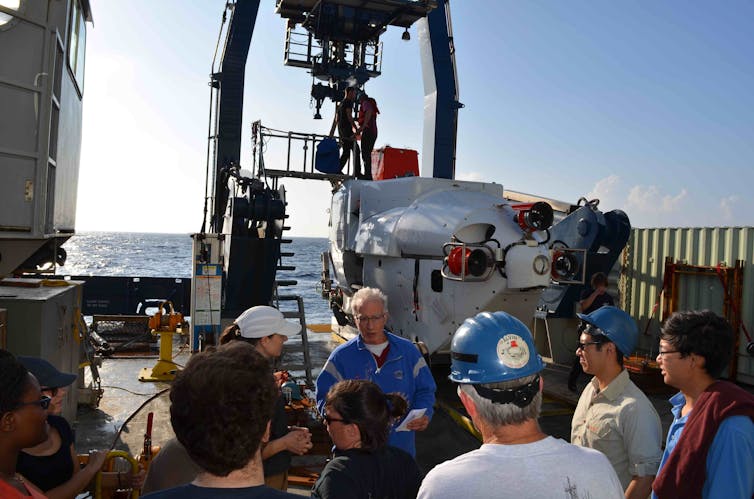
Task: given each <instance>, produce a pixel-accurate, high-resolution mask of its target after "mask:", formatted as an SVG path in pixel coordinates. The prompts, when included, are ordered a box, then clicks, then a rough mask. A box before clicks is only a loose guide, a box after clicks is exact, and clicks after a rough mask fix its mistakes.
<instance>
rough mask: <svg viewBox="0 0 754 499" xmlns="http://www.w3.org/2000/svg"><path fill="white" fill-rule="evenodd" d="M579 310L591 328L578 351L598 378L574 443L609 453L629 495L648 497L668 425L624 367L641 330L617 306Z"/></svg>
mask: <svg viewBox="0 0 754 499" xmlns="http://www.w3.org/2000/svg"><path fill="white" fill-rule="evenodd" d="M578 315H579V318H580V319H581V320H582V321H584V324H585V327H584V328H583V329H582V332H581V338H580V339H579V348H578V349H577V350H576V355H577V356H578V357H579V359H580V360H581V364H582V366H583V368H584V372H585V373H587V374H591V375H593V376H594V378H592V380H591V381H590V383H589V384H588V385H587V386H586V388H585V389H584V391H583V392H582V393H581V397H580V398H579V403H578V405H577V406H576V411H575V412H574V414H573V421H572V422H571V443H572V444H575V445H580V446H582V447H589V448H591V449H595V450H598V451H600V452H602V453H603V454H605V456H607V458H608V460H609V461H610V464H612V465H613V468H614V469H615V472H616V473H617V474H618V478H619V479H620V482H621V485H622V486H623V489H624V491H625V495H626V497H627V498H634V499H646V497H647V496H648V495H649V493H650V492H651V490H652V480H654V476H655V474H656V473H657V468H658V466H659V464H660V457H661V456H662V449H661V447H660V445H661V443H662V425H661V424H660V416H659V415H658V414H657V411H656V410H655V408H654V406H653V405H652V403H651V402H650V401H649V399H648V398H647V396H646V395H644V393H643V392H642V391H641V390H640V389H639V388H637V386H636V385H635V384H634V383H633V382H632V381H631V380H630V379H629V377H628V371H626V369H625V368H624V367H623V357H624V356H625V355H628V354H629V353H631V352H633V351H634V349H635V348H636V341H637V338H638V335H639V330H638V328H637V326H636V322H635V321H634V320H633V319H632V318H631V316H630V315H628V314H627V313H626V312H624V311H623V310H620V309H619V308H616V307H611V306H605V307H601V308H598V309H597V310H595V311H594V312H592V313H591V314H589V315H584V314H578Z"/></svg>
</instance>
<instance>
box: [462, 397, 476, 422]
mask: <svg viewBox="0 0 754 499" xmlns="http://www.w3.org/2000/svg"><path fill="white" fill-rule="evenodd" d="M458 397H459V398H460V399H461V403H462V404H463V407H464V408H465V409H466V412H468V413H469V416H471V418H472V419H473V418H475V417H476V414H477V410H476V406H475V405H474V401H473V400H471V397H469V396H468V395H467V394H466V392H464V391H463V390H459V391H458Z"/></svg>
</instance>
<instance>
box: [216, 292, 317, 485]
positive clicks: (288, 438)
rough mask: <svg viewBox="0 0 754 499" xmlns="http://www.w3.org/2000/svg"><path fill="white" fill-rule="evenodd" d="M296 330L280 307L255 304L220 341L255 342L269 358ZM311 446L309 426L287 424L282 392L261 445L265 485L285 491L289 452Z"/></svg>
mask: <svg viewBox="0 0 754 499" xmlns="http://www.w3.org/2000/svg"><path fill="white" fill-rule="evenodd" d="M299 333H301V326H300V325H299V324H294V323H292V322H288V321H287V320H285V317H283V314H282V313H281V312H280V310H278V309H276V308H273V307H268V306H266V305H258V306H256V307H251V308H250V309H248V310H246V311H245V312H244V313H242V314H241V315H239V316H238V318H237V319H236V320H235V322H233V324H231V325H230V326H229V327H228V328H226V329H225V331H223V334H222V335H221V336H220V344H225V343H229V342H231V341H245V342H247V343H251V344H252V345H254V347H255V348H256V349H257V351H258V352H259V353H261V354H262V355H264V356H265V357H266V358H267V359H269V360H270V361H272V360H273V359H276V358H278V357H280V355H281V354H282V353H283V343H285V342H286V341H288V336H292V335H294V334H299ZM275 378H276V379H277V380H278V381H279V383H280V384H282V383H283V382H284V381H285V377H284V376H281V375H278V373H276V376H275ZM311 448H312V438H311V434H310V433H309V429H308V428H300V427H297V426H292V427H290V428H289V427H288V417H287V416H286V414H285V401H284V400H283V397H282V394H281V396H280V398H279V399H278V401H277V403H276V404H275V412H274V413H273V415H272V422H271V424H270V441H269V442H267V444H266V445H265V444H263V447H262V459H263V464H264V481H265V485H267V486H268V487H273V488H276V489H279V490H287V488H288V468H289V467H290V465H291V454H298V455H302V454H305V453H306V452H307V451H309V449H311Z"/></svg>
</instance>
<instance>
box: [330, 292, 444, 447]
mask: <svg viewBox="0 0 754 499" xmlns="http://www.w3.org/2000/svg"><path fill="white" fill-rule="evenodd" d="M351 310H352V312H353V317H354V320H355V321H356V327H357V328H358V329H359V335H358V336H356V337H354V338H352V339H351V340H349V341H347V342H346V343H344V344H342V345H340V346H339V347H338V348H336V349H335V350H333V351H332V353H331V354H330V357H329V358H328V359H327V362H325V365H324V367H323V368H322V372H321V373H320V374H319V376H318V377H317V409H318V410H319V413H320V414H324V413H325V404H326V397H327V392H328V391H329V390H330V387H332V386H333V385H334V384H335V383H337V382H338V381H343V380H346V379H365V380H368V381H372V382H374V383H376V384H377V385H378V386H379V387H380V388H381V389H382V391H384V392H385V393H391V392H397V393H400V394H401V395H403V396H404V397H405V398H406V402H407V403H408V408H409V410H419V411H420V412H423V414H421V415H420V416H419V417H416V419H412V420H410V421H409V422H408V423H407V424H406V428H407V430H409V431H396V425H393V426H392V427H391V430H390V439H389V441H388V444H389V445H392V446H394V447H398V448H399V449H403V450H404V451H406V452H408V453H409V454H411V455H412V456H416V444H415V442H414V432H415V431H424V430H425V429H426V428H427V426H428V425H429V421H430V419H431V418H432V414H433V406H434V404H435V390H436V389H437V386H436V385H435V380H434V378H432V373H431V372H430V371H429V367H428V366H427V363H426V362H425V360H424V357H422V355H421V353H420V352H419V349H418V348H417V347H416V345H414V344H413V343H412V342H411V341H409V340H407V339H405V338H401V337H400V336H396V335H394V334H392V333H389V332H387V331H386V330H385V322H386V321H387V296H385V294H384V293H383V292H382V291H380V290H379V289H376V288H361V289H360V290H359V291H357V292H356V293H354V295H353V298H351ZM414 414H417V413H414ZM407 417H411V413H409V416H407Z"/></svg>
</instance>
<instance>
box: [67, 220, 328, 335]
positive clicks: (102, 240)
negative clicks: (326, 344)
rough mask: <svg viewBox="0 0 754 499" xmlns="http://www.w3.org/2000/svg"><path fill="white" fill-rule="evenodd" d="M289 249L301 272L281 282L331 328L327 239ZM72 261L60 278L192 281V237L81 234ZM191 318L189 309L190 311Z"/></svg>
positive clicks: (310, 318)
mask: <svg viewBox="0 0 754 499" xmlns="http://www.w3.org/2000/svg"><path fill="white" fill-rule="evenodd" d="M291 239H292V240H293V242H292V243H291V244H288V245H285V246H284V248H283V251H292V252H294V253H295V256H294V257H293V258H284V259H283V264H284V265H295V266H296V270H293V271H281V272H278V279H292V280H295V281H297V282H298V284H297V285H296V286H291V287H287V288H286V289H285V291H286V294H288V293H290V294H298V295H300V296H302V297H303V298H304V308H305V310H306V321H307V323H308V324H323V323H326V324H329V323H330V319H331V313H330V308H329V306H328V304H327V300H325V299H323V298H322V297H321V295H320V272H321V263H320V255H321V254H322V252H323V251H326V250H327V247H328V242H327V239H326V238H313V237H300V238H296V237H294V238H291ZM63 248H65V250H66V252H67V253H68V258H67V260H66V263H65V266H62V267H58V271H57V273H58V274H60V275H97V276H130V277H181V278H190V277H191V237H190V236H189V235H188V234H154V233H134V232H80V233H78V234H76V235H74V236H73V237H71V239H69V240H68V241H67V242H66V243H65V245H63ZM185 313H186V314H187V315H188V311H185Z"/></svg>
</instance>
